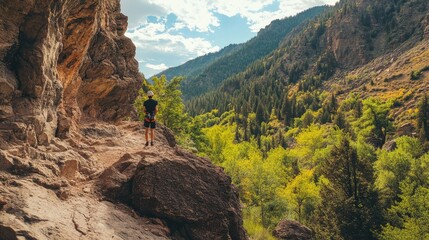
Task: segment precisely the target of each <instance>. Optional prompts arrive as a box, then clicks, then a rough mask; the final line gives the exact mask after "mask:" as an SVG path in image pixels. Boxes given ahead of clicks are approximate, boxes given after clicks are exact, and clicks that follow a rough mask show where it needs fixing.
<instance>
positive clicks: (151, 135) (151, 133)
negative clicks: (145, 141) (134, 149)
mask: <svg viewBox="0 0 429 240" xmlns="http://www.w3.org/2000/svg"><path fill="white" fill-rule="evenodd" d="M153 135H154V133H153V128H151V129H150V141H151V142H152V144H153Z"/></svg>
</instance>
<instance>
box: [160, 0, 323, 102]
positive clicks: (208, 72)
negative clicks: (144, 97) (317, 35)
mask: <svg viewBox="0 0 429 240" xmlns="http://www.w3.org/2000/svg"><path fill="white" fill-rule="evenodd" d="M328 8H329V7H327V6H319V7H314V8H311V9H308V10H306V11H303V12H301V13H299V14H297V15H296V16H293V17H288V18H284V19H281V20H274V21H272V22H271V23H270V24H269V25H268V26H266V27H265V28H264V29H262V30H260V31H259V32H258V34H257V36H256V37H254V38H252V39H250V40H249V41H247V42H246V43H243V44H238V45H230V46H228V47H226V48H224V49H222V50H221V51H219V52H218V53H214V54H207V55H205V56H202V57H199V58H196V59H194V60H191V61H188V62H187V63H185V64H183V65H181V66H178V67H175V68H170V69H167V70H165V71H163V72H161V73H160V74H157V75H158V76H159V75H162V74H165V75H166V76H167V78H168V79H170V78H171V77H173V76H179V75H180V76H184V77H185V81H184V82H183V83H182V92H183V96H184V98H185V99H190V98H192V97H194V96H198V95H201V94H204V93H206V92H207V91H210V90H213V89H215V88H216V87H217V86H219V84H221V83H222V82H223V81H224V80H225V79H227V78H228V77H230V76H232V75H234V74H236V73H239V72H241V71H243V70H245V69H246V68H247V67H248V66H249V65H251V64H252V63H253V62H254V61H256V60H258V59H260V58H263V57H264V56H266V55H268V54H269V53H270V52H272V51H273V50H274V49H276V48H277V47H278V46H279V43H280V42H281V41H282V40H283V39H284V37H285V36H286V35H287V34H289V33H290V32H291V31H292V30H293V29H294V28H296V27H297V26H299V25H300V24H302V23H303V22H305V21H307V20H309V19H312V18H314V17H315V16H317V15H319V14H320V13H322V12H323V11H325V10H326V9H328Z"/></svg>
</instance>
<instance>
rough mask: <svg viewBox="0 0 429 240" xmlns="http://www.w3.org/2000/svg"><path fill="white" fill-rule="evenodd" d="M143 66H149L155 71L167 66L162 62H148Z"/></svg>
mask: <svg viewBox="0 0 429 240" xmlns="http://www.w3.org/2000/svg"><path fill="white" fill-rule="evenodd" d="M145 66H146V67H148V68H150V69H153V70H156V71H163V70H165V69H167V68H169V67H168V66H167V65H165V64H164V63H161V64H150V63H148V64H146V65H145Z"/></svg>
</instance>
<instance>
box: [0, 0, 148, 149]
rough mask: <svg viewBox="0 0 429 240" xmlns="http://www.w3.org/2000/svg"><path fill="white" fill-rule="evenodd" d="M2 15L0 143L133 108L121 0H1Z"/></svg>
mask: <svg viewBox="0 0 429 240" xmlns="http://www.w3.org/2000/svg"><path fill="white" fill-rule="evenodd" d="M0 22H1V24H0V31H1V32H2V34H1V36H0V119H1V123H0V136H1V139H3V140H5V139H7V141H6V142H3V143H2V144H1V145H3V146H7V145H8V143H10V142H12V141H13V142H16V141H19V142H21V143H28V144H30V145H32V146H37V145H48V144H50V143H51V140H52V139H53V138H54V137H55V136H60V137H65V136H67V135H68V134H69V131H70V129H73V127H75V126H76V125H77V123H78V122H79V121H80V120H81V118H82V117H86V118H98V119H102V120H109V121H110V120H118V119H121V118H123V117H126V116H129V115H130V112H131V111H132V103H133V100H134V98H135V96H136V94H137V90H138V87H139V84H140V82H141V77H140V75H139V73H138V64H137V61H136V60H135V59H134V55H135V47H134V45H133V44H132V42H131V40H130V39H128V38H126V37H125V36H124V33H125V31H126V27H127V24H126V22H127V18H126V17H125V16H124V15H122V14H121V13H120V8H119V0H107V1H101V0H89V1H65V0H43V1H34V0H23V1H4V2H2V4H1V6H0Z"/></svg>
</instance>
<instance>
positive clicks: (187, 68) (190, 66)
mask: <svg viewBox="0 0 429 240" xmlns="http://www.w3.org/2000/svg"><path fill="white" fill-rule="evenodd" d="M242 46H243V44H230V45H228V46H226V47H224V48H222V49H221V50H220V51H219V52H215V53H209V54H206V55H204V56H201V57H197V58H195V59H192V60H189V61H187V62H186V63H184V64H182V65H180V66H177V67H171V68H169V69H167V70H164V71H162V72H160V73H159V74H157V75H156V76H161V75H165V76H166V77H167V79H171V78H173V77H174V76H183V77H185V78H190V77H194V76H198V75H200V74H201V73H202V72H204V70H205V69H207V68H208V67H209V66H210V65H211V64H213V62H215V61H216V60H218V59H220V58H222V57H224V56H226V55H229V54H231V53H233V52H234V51H236V50H238V49H240V48H241V47H242ZM152 77H153V76H152ZM152 77H150V78H152Z"/></svg>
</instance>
